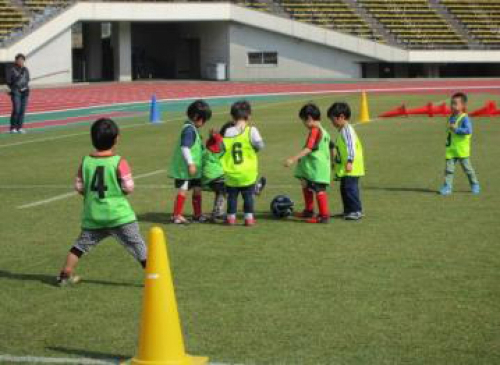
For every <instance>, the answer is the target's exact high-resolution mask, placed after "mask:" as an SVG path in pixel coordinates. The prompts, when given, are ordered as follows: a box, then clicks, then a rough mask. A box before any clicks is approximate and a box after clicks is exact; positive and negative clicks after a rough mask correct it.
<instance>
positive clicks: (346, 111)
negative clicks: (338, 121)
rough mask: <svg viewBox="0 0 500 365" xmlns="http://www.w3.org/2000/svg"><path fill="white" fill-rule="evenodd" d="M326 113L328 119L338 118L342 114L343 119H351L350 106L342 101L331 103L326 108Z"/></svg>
mask: <svg viewBox="0 0 500 365" xmlns="http://www.w3.org/2000/svg"><path fill="white" fill-rule="evenodd" d="M327 115H328V118H330V119H333V118H338V117H340V116H341V115H343V116H344V118H345V119H347V120H349V119H351V108H350V107H349V104H347V103H344V102H339V103H333V104H332V106H331V107H330V108H328V112H327Z"/></svg>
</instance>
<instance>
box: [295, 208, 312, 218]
mask: <svg viewBox="0 0 500 365" xmlns="http://www.w3.org/2000/svg"><path fill="white" fill-rule="evenodd" d="M294 216H295V217H296V218H314V212H313V211H312V210H306V209H304V210H303V211H302V212H297V213H295V214H294Z"/></svg>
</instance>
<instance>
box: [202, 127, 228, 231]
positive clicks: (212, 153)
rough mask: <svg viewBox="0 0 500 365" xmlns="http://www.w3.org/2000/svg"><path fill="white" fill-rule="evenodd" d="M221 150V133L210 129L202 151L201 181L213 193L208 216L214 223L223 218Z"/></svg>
mask: <svg viewBox="0 0 500 365" xmlns="http://www.w3.org/2000/svg"><path fill="white" fill-rule="evenodd" d="M223 152H224V145H223V141H222V135H221V134H220V133H216V132H215V130H213V129H212V130H211V131H210V138H209V139H208V140H207V144H206V148H205V150H204V151H203V163H202V177H201V183H202V186H203V189H204V190H206V191H212V192H213V193H214V195H215V196H214V204H213V209H212V215H211V217H210V218H211V221H212V222H214V223H215V222H216V221H217V220H223V219H225V212H224V204H225V196H226V186H225V184H224V170H223V168H222V163H221V161H220V158H221V156H222V154H223Z"/></svg>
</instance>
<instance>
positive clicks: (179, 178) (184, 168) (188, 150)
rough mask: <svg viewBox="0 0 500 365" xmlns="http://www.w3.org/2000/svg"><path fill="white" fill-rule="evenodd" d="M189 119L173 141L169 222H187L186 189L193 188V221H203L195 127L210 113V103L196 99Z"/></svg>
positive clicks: (200, 155)
mask: <svg viewBox="0 0 500 365" xmlns="http://www.w3.org/2000/svg"><path fill="white" fill-rule="evenodd" d="M187 117H188V121H186V122H185V123H184V126H183V127H182V131H181V136H180V138H179V141H178V142H177V144H176V145H175V149H174V155H173V157H172V162H171V164H170V173H169V176H170V177H171V178H173V179H175V180H174V184H175V188H176V189H178V190H177V197H176V199H175V202H174V212H173V214H172V222H173V223H175V224H187V223H190V221H189V220H188V219H187V218H186V217H184V213H183V212H184V202H185V201H186V196H187V193H188V191H189V190H193V195H192V205H193V217H192V221H193V222H199V223H204V222H206V221H207V218H206V217H205V216H204V215H203V214H202V212H201V203H202V201H201V191H202V189H201V185H202V184H201V177H202V163H203V151H204V146H203V142H202V139H201V136H200V134H199V132H198V129H199V128H201V127H203V126H204V125H205V123H206V122H207V121H209V120H210V118H211V117H212V110H211V109H210V106H209V105H208V104H207V103H206V102H205V101H203V100H196V101H194V102H193V103H192V104H191V105H189V107H188V109H187Z"/></svg>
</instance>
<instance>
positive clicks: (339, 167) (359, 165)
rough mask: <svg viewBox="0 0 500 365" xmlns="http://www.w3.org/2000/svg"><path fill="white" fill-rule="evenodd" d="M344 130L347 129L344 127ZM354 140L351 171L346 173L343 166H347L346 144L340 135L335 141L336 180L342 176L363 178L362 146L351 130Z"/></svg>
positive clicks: (356, 135)
mask: <svg viewBox="0 0 500 365" xmlns="http://www.w3.org/2000/svg"><path fill="white" fill-rule="evenodd" d="M344 128H348V126H345V127H344ZM351 130H352V133H353V135H354V138H355V139H356V143H355V145H354V151H355V153H356V156H355V157H354V161H353V162H352V170H351V171H350V172H347V171H346V170H345V166H346V164H347V156H348V151H347V144H346V141H344V138H343V137H342V134H341V133H339V134H338V136H337V139H336V140H335V149H336V151H337V153H336V156H335V175H336V177H337V178H341V177H344V176H364V175H365V161H364V157H363V145H362V144H361V141H360V140H359V138H358V134H357V133H356V131H355V130H354V128H351Z"/></svg>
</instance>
